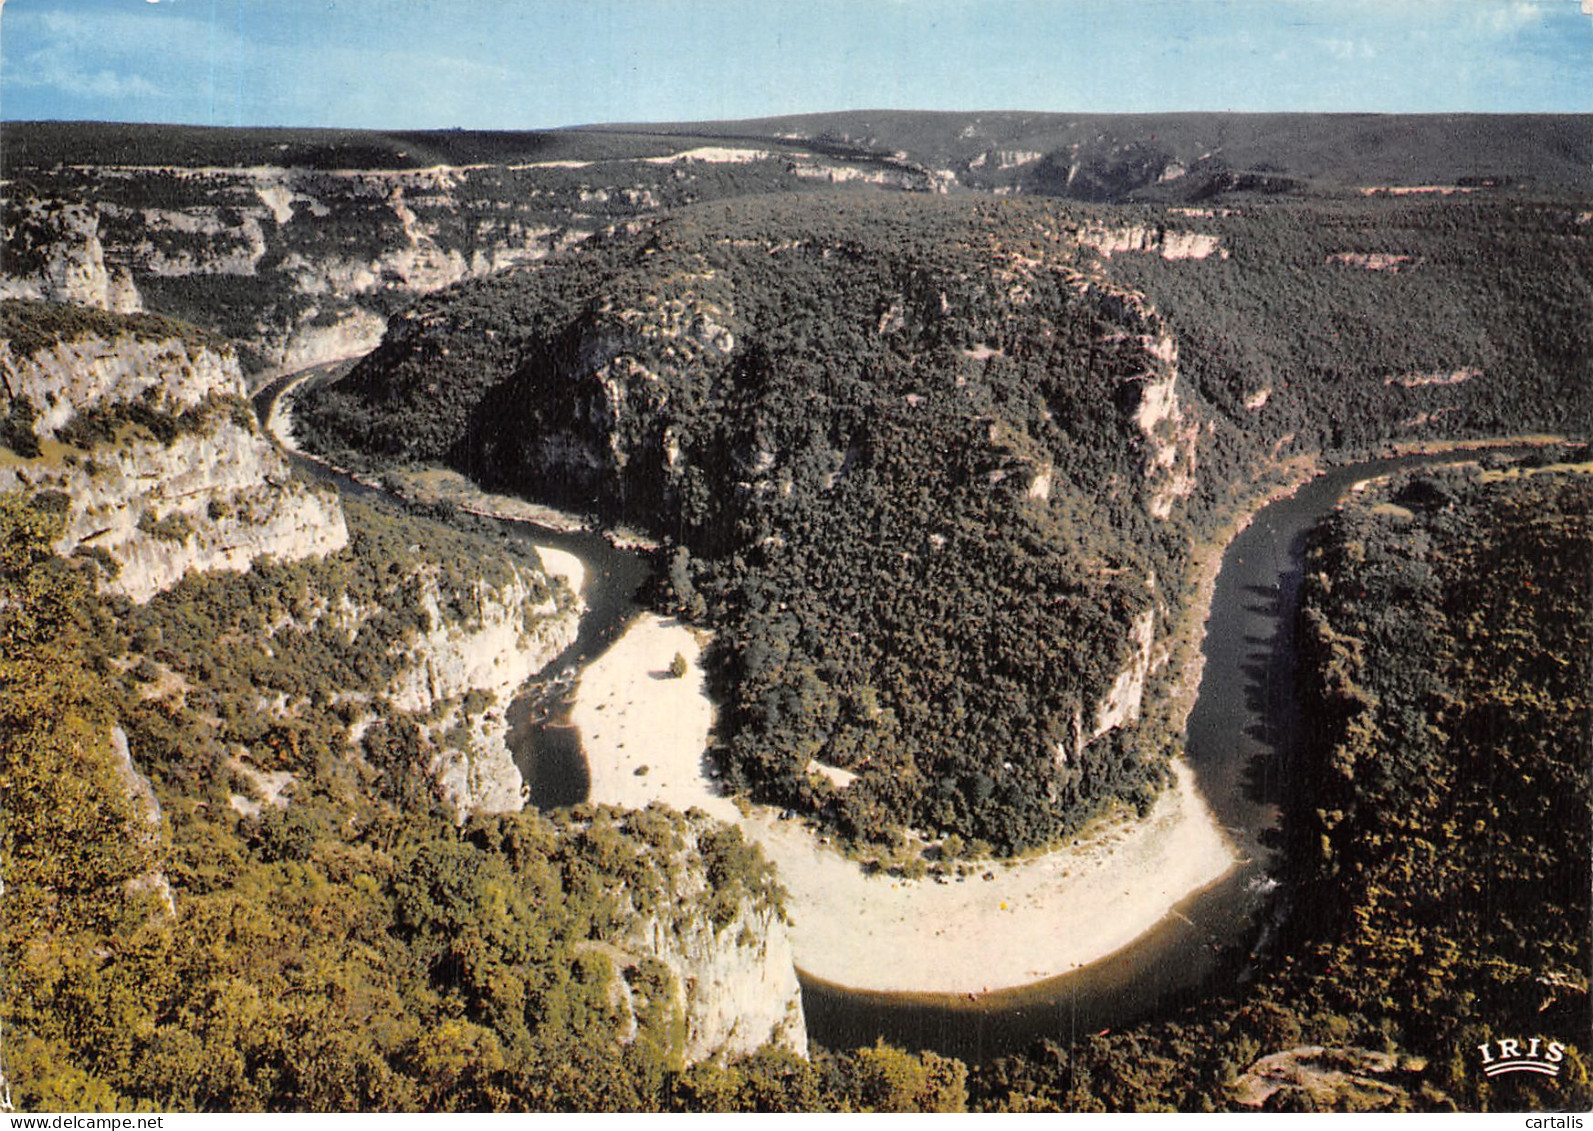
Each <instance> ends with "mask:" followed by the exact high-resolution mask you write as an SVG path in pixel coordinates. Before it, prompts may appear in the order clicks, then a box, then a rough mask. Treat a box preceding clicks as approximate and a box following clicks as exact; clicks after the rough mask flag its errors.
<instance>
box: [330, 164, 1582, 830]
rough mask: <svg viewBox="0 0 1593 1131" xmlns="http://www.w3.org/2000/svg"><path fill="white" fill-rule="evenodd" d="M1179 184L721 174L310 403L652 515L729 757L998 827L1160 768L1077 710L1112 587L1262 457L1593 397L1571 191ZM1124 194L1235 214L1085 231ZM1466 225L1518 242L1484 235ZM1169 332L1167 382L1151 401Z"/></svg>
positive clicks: (1118, 603) (353, 442)
mask: <svg viewBox="0 0 1593 1131" xmlns="http://www.w3.org/2000/svg"><path fill="white" fill-rule="evenodd" d="M1167 219H1168V218H1167V215H1166V213H1157V212H1151V211H1149V210H1136V209H1118V210H1113V211H1111V212H1104V211H1097V210H1089V209H1079V208H1073V207H1070V208H1065V209H1064V208H1060V207H1058V206H1055V205H1046V204H1037V203H1020V202H999V201H989V200H983V201H978V200H968V199H961V200H955V199H954V200H935V199H925V198H904V197H895V198H890V197H881V196H872V197H860V196H856V195H839V196H835V195H829V196H826V195H820V196H803V197H800V198H788V199H785V200H769V199H754V200H740V201H735V202H723V203H718V204H714V205H707V206H700V207H698V208H695V209H691V210H687V211H684V212H680V213H677V214H675V215H674V216H672V217H671V218H669V219H667V220H665V221H662V222H660V223H658V224H656V225H654V226H652V227H650V228H649V229H648V230H647V231H646V233H645V234H644V235H641V236H638V237H636V238H630V239H612V240H606V241H601V242H599V243H598V244H597V245H595V246H588V247H586V248H584V249H582V250H581V251H579V252H578V253H575V254H572V255H570V256H567V257H565V258H564V259H563V260H562V261H561V262H559V263H557V264H556V265H553V266H550V267H546V268H536V269H528V270H523V271H518V272H511V273H509V274H506V275H500V276H498V277H495V278H493V279H489V280H483V281H480V282H477V283H472V284H467V285H464V286H461V287H458V288H454V289H452V290H450V291H449V292H446V293H445V294H443V295H441V296H438V297H436V298H434V299H431V300H428V301H425V302H423V303H421V304H419V305H418V306H417V307H415V308H414V309H413V310H411V311H409V312H407V313H406V314H405V315H403V316H401V317H400V318H398V319H396V320H395V322H394V323H393V325H392V326H391V328H390V330H389V333H388V336H387V339H386V340H385V342H384V344H383V345H382V347H381V348H380V349H378V350H377V351H376V352H375V353H373V354H372V355H371V356H369V357H368V358H366V359H365V361H364V362H362V363H361V365H359V366H358V367H356V369H355V370H354V371H353V372H352V373H351V374H350V375H349V376H348V378H346V379H345V380H344V381H343V382H341V383H340V384H338V385H337V386H335V387H330V388H327V389H323V390H320V391H318V392H317V393H315V394H312V395H311V396H310V397H308V398H306V403H305V405H304V408H303V411H302V413H301V417H300V419H301V421H302V427H303V428H304V430H305V433H306V435H307V436H308V437H309V439H310V441H311V443H312V444H318V445H320V446H322V447H324V448H326V449H327V450H329V451H334V452H336V453H337V455H338V456H339V458H342V459H349V460H355V461H358V460H360V459H362V458H363V459H365V460H366V461H370V462H373V463H374V464H377V465H379V464H381V463H383V462H385V461H392V460H399V461H447V462H449V463H451V464H452V465H453V466H455V467H457V468H459V469H460V470H462V471H465V472H466V473H468V474H470V475H471V476H472V477H474V478H476V479H478V480H480V481H482V482H485V483H487V484H489V485H492V486H495V487H500V488H506V489H510V490H514V491H519V492H522V493H525V494H527V495H529V496H531V497H534V498H539V499H543V500H547V501H552V502H556V503H559V504H562V505H565V506H568V507H571V508H573V509H576V510H578V511H589V512H595V513H596V514H598V515H600V516H602V517H604V518H605V519H608V520H625V521H628V522H632V523H636V524H639V525H642V526H644V527H646V528H649V529H651V530H653V531H654V532H656V533H658V534H661V535H663V536H664V537H665V538H666V539H668V540H669V542H670V543H671V547H672V548H671V550H670V552H669V554H668V555H667V560H666V561H665V563H663V564H664V571H665V572H666V574H667V577H668V580H669V584H668V586H667V587H666V589H665V592H664V593H663V595H662V598H661V599H662V601H663V602H664V603H665V604H666V605H667V606H669V607H671V608H674V609H678V610H680V611H682V612H684V613H686V614H687V615H688V616H690V617H692V618H693V619H695V620H697V621H699V622H702V623H705V624H708V625H710V626H711V627H713V628H714V629H715V631H716V634H717V635H716V645H715V671H716V675H717V679H718V687H719V691H720V694H721V697H722V700H723V701H724V703H725V711H724V714H723V715H722V716H721V726H720V734H719V747H718V756H719V758H720V760H721V762H722V763H723V765H724V768H725V769H726V771H727V773H728V776H729V780H730V781H731V783H732V784H733V785H737V786H746V787H749V788H750V789H751V790H752V791H753V793H754V795H755V796H758V797H760V798H762V799H765V800H770V801H774V802H777V803H779V804H782V805H787V806H791V807H793V808H797V809H800V810H803V811H805V812H809V813H812V814H815V815H816V816H818V817H819V818H820V819H822V820H823V821H825V822H826V823H828V824H830V825H832V826H833V827H834V828H836V829H838V830H839V831H841V832H842V833H843V834H845V835H848V836H850V837H854V838H862V839H888V838H889V837H891V836H893V835H894V833H893V830H894V829H895V828H896V827H897V826H899V825H901V824H911V825H913V826H915V827H918V828H921V829H925V830H928V831H930V832H936V831H941V832H956V833H958V834H959V835H961V836H962V837H964V838H965V839H978V840H981V841H984V842H987V843H989V844H991V845H993V846H994V847H995V848H996V849H997V850H998V851H1003V852H1007V851H1014V850H1018V849H1022V848H1024V847H1027V846H1030V845H1034V844H1038V843H1043V842H1045V841H1046V840H1048V839H1051V838H1053V837H1055V836H1057V835H1058V834H1061V833H1065V832H1067V831H1069V830H1070V829H1072V828H1074V827H1076V826H1077V824H1078V822H1079V821H1080V820H1082V819H1084V818H1086V817H1087V816H1088V815H1089V814H1091V813H1092V812H1094V811H1096V810H1097V809H1098V807H1099V806H1100V805H1101V804H1102V803H1103V802H1105V801H1107V800H1112V799H1116V800H1122V801H1127V802H1129V803H1131V804H1135V805H1140V806H1143V805H1144V804H1146V803H1147V802H1148V799H1149V797H1150V796H1151V795H1152V794H1153V792H1154V790H1155V788H1156V787H1157V785H1158V784H1159V781H1160V776H1161V773H1162V767H1163V765H1164V764H1165V753H1166V751H1167V750H1168V749H1169V746H1170V743H1171V742H1172V741H1173V736H1170V735H1168V734H1165V733H1161V732H1160V731H1159V730H1158V729H1157V728H1155V727H1151V726H1140V727H1138V728H1120V729H1117V730H1112V731H1110V732H1108V733H1107V734H1105V735H1104V736H1103V737H1101V738H1100V739H1098V740H1097V741H1095V742H1094V743H1091V744H1089V745H1088V748H1087V751H1085V750H1083V745H1084V744H1083V743H1082V741H1081V734H1080V731H1081V730H1083V731H1085V732H1088V731H1090V730H1092V729H1093V728H1092V726H1091V723H1092V721H1093V718H1094V716H1095V710H1096V707H1095V705H1096V704H1097V703H1098V702H1100V700H1101V698H1102V696H1103V695H1104V694H1105V691H1106V689H1107V688H1108V687H1109V686H1110V685H1111V683H1112V680H1113V679H1114V677H1115V676H1116V675H1117V673H1118V672H1119V671H1120V670H1122V668H1123V665H1124V663H1125V661H1126V659H1127V656H1128V654H1129V649H1128V648H1127V646H1126V644H1127V641H1126V639H1125V638H1126V635H1127V634H1126V628H1127V625H1128V624H1129V623H1130V622H1131V621H1133V620H1134V618H1135V617H1137V616H1140V615H1142V614H1143V613H1144V612H1146V611H1147V610H1153V615H1154V616H1155V617H1157V618H1160V619H1159V620H1158V621H1157V623H1158V624H1159V625H1165V623H1166V622H1167V620H1168V619H1169V618H1171V617H1175V616H1176V615H1177V613H1178V611H1179V609H1180V607H1181V601H1182V598H1183V593H1182V589H1181V587H1182V584H1183V577H1184V574H1185V560H1186V558H1187V555H1188V553H1189V550H1190V548H1191V546H1192V545H1193V543H1194V542H1195V541H1196V540H1197V539H1198V538H1199V537H1201V536H1202V535H1204V534H1205V533H1207V532H1208V531H1209V530H1210V528H1211V525H1212V523H1213V520H1214V519H1215V518H1216V517H1218V516H1221V515H1223V514H1225V513H1228V512H1229V511H1231V509H1232V507H1233V506H1234V505H1235V503H1236V502H1237V501H1238V500H1239V499H1240V497H1241V495H1242V494H1243V493H1244V491H1245V490H1246V481H1247V480H1251V479H1255V478H1257V477H1261V476H1264V475H1265V468H1266V467H1267V466H1268V465H1269V464H1270V463H1271V462H1272V461H1274V460H1276V459H1277V458H1279V457H1280V456H1283V455H1286V454H1289V453H1294V452H1316V451H1321V450H1323V449H1337V450H1340V451H1344V450H1355V449H1369V448H1372V447H1375V446H1377V445H1380V444H1387V443H1392V442H1402V441H1418V442H1419V441H1427V440H1431V439H1434V438H1440V437H1445V438H1447V437H1453V436H1467V435H1472V436H1486V435H1492V434H1499V433H1503V432H1520V431H1523V430H1532V429H1566V430H1571V431H1577V432H1581V431H1585V430H1586V428H1587V427H1588V424H1589V421H1593V385H1590V384H1589V382H1588V381H1587V380H1586V372H1585V358H1586V357H1588V356H1593V340H1590V338H1589V334H1590V330H1589V324H1588V321H1587V319H1586V318H1585V317H1584V316H1583V315H1584V314H1585V311H1586V309H1587V308H1588V306H1589V305H1590V304H1593V293H1590V292H1589V289H1588V288H1589V286H1590V285H1593V284H1590V283H1589V281H1588V280H1589V279H1590V278H1593V271H1590V270H1589V258H1590V252H1589V244H1588V239H1587V234H1586V231H1585V228H1586V225H1585V224H1583V223H1582V222H1581V221H1580V220H1579V219H1578V216H1577V214H1576V213H1574V212H1573V211H1572V210H1570V209H1569V208H1568V207H1566V206H1564V205H1550V204H1523V203H1520V202H1517V203H1515V204H1512V205H1510V206H1508V207H1506V206H1504V205H1501V204H1499V203H1497V202H1493V201H1490V200H1483V201H1475V202H1474V201H1471V200H1469V199H1459V200H1449V199H1444V200H1441V201H1438V202H1436V203H1434V202H1421V203H1410V202H1409V201H1406V200H1405V199H1403V198H1395V199H1392V200H1384V199H1364V200H1356V201H1353V202H1350V201H1339V202H1333V201H1327V202H1317V203H1313V204H1310V205H1306V204H1296V203H1293V202H1283V203H1279V204H1277V205H1276V206H1271V207H1268V208H1257V209H1253V210H1252V209H1245V210H1241V211H1240V212H1239V213H1237V214H1233V215H1227V214H1224V215H1218V214H1216V213H1213V214H1212V215H1210V216H1190V217H1185V218H1184V219H1183V220H1180V221H1179V224H1178V226H1177V227H1176V228H1174V227H1170V226H1169V225H1168V223H1167ZM1185 221H1187V225H1188V226H1187V227H1186V226H1185ZM1103 228H1106V229H1108V230H1122V231H1136V230H1144V231H1149V232H1152V233H1155V234H1156V235H1157V236H1158V238H1159V237H1160V236H1161V235H1162V234H1163V233H1169V232H1196V233H1198V234H1201V235H1204V236H1208V237H1210V238H1211V239H1213V240H1214V241H1215V242H1214V244H1213V245H1212V246H1213V247H1214V248H1215V252H1213V253H1212V254H1208V255H1207V257H1206V258H1203V259H1198V260H1193V259H1183V260H1178V259H1166V258H1163V257H1162V256H1160V255H1154V254H1151V255H1147V254H1143V253H1140V254H1133V253H1119V254H1117V255H1116V256H1114V257H1112V258H1111V259H1110V260H1109V261H1108V262H1106V263H1105V264H1104V265H1103V266H1097V265H1096V261H1095V258H1094V254H1093V252H1092V251H1091V250H1090V246H1089V243H1088V241H1089V240H1091V239H1095V238H1098V237H1097V236H1095V235H1092V233H1097V232H1099V231H1100V230H1102V229H1103ZM1479 242H1480V244H1481V245H1482V246H1484V247H1486V248H1487V249H1489V252H1490V254H1492V255H1494V256H1495V260H1496V262H1497V263H1498V264H1500V265H1501V269H1500V270H1498V271H1489V272H1477V271H1475V270H1474V268H1473V267H1472V262H1473V261H1472V260H1471V259H1470V258H1469V257H1470V256H1471V255H1474V254H1475V249H1476V248H1477V246H1478V245H1479ZM1373 255H1386V256H1389V257H1392V262H1393V265H1394V266H1396V267H1399V268H1401V269H1399V270H1382V269H1371V268H1368V267H1365V266H1360V265H1359V264H1362V263H1365V262H1372V263H1374V264H1378V265H1381V264H1382V261H1381V260H1366V259H1357V258H1356V257H1358V256H1359V257H1366V256H1373ZM1346 257H1348V258H1346ZM1166 333H1171V334H1172V335H1173V340H1175V341H1176V343H1177V346H1176V348H1177V353H1176V363H1175V362H1173V361H1171V360H1169V359H1168V358H1161V359H1158V358H1157V356H1156V355H1155V354H1154V352H1153V351H1155V350H1157V349H1162V348H1163V346H1162V344H1161V343H1162V342H1163V341H1164V340H1165V339H1163V338H1162V337H1161V336H1162V335H1164V334H1166ZM1175 368H1176V372H1177V374H1178V384H1177V389H1178V395H1179V397H1180V398H1181V399H1182V404H1181V406H1180V408H1179V410H1178V411H1177V412H1176V413H1172V412H1168V411H1166V409H1165V406H1164V408H1163V411H1162V413H1161V414H1160V415H1161V418H1160V419H1158V420H1157V421H1156V423H1155V424H1154V426H1153V428H1152V429H1151V430H1150V431H1149V432H1148V433H1147V432H1144V431H1142V430H1141V429H1140V428H1137V427H1136V425H1135V415H1136V414H1137V413H1139V412H1140V411H1141V409H1142V408H1143V407H1144V405H1145V404H1146V403H1147V398H1150V397H1153V396H1154V395H1155V394H1154V393H1153V392H1150V391H1147V389H1148V386H1150V385H1153V384H1154V383H1155V382H1156V381H1157V380H1158V377H1159V376H1160V375H1167V374H1170V373H1171V372H1172V371H1173V370H1174V369H1175ZM1158 467H1160V469H1161V470H1160V471H1158V470H1157V468H1158ZM1180 469H1183V470H1185V471H1187V474H1188V480H1187V481H1186V482H1185V483H1184V484H1183V487H1184V489H1185V490H1186V491H1187V492H1188V494H1187V497H1184V496H1181V495H1180V496H1176V497H1174V496H1173V495H1172V494H1170V491H1171V488H1172V481H1173V480H1175V479H1176V477H1177V474H1178V472H1179V470H1180ZM1158 476H1160V478H1158ZM1042 481H1043V484H1044V485H1043V487H1041V486H1039V484H1041V482H1042ZM1158 505H1159V506H1160V507H1161V508H1162V512H1164V513H1165V514H1166V516H1167V517H1166V518H1165V519H1158V518H1156V517H1153V513H1152V512H1153V508H1155V507H1157V506H1158ZM1153 577H1154V578H1155V579H1156V582H1157V585H1158V588H1157V589H1156V590H1155V591H1154V593H1153V592H1152V589H1151V584H1150V579H1151V578H1153ZM812 760H817V761H819V762H821V763H827V764H832V765H837V766H840V767H842V768H845V769H848V770H851V771H854V772H857V773H859V774H860V775H861V780H860V781H859V782H858V783H857V784H856V785H854V786H852V787H850V788H848V789H846V790H844V791H836V790H834V789H832V788H831V787H830V786H829V784H828V783H827V782H826V781H825V780H824V779H823V778H821V777H818V776H816V775H813V774H811V773H808V772H806V771H807V768H808V766H809V763H810V761H812Z"/></svg>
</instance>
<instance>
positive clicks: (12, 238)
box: [0, 200, 144, 314]
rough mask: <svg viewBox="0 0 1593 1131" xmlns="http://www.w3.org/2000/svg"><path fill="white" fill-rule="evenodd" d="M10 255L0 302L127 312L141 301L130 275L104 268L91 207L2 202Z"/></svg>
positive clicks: (0, 286)
mask: <svg viewBox="0 0 1593 1131" xmlns="http://www.w3.org/2000/svg"><path fill="white" fill-rule="evenodd" d="M7 206H8V207H7V211H8V213H9V216H8V218H7V221H6V225H5V229H6V230H5V242H6V245H7V247H8V249H15V250H17V251H20V252H21V254H15V253H13V254H11V255H9V256H8V257H7V258H8V262H7V264H6V268H5V273H4V274H3V275H0V298H31V299H43V300H45V301H48V302H71V303H76V304H78V305H80V306H92V307H95V308H97V309H99V310H109V311H114V312H116V313H118V314H131V313H134V312H136V311H139V310H142V309H143V308H144V307H143V300H142V299H141V298H140V296H139V293H138V287H137V285H136V284H135V283H134V281H133V276H132V273H131V272H130V271H129V270H128V269H127V268H126V267H125V266H123V267H118V268H115V269H112V268H110V267H107V266H106V262H105V246H104V244H103V243H102V242H101V241H100V211H99V209H98V208H97V207H95V206H94V205H92V204H82V203H72V204H68V203H63V202H60V201H40V200H27V201H25V202H22V203H21V204H20V206H19V205H18V202H16V201H8V202H7Z"/></svg>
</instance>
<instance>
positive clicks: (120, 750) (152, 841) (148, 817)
mask: <svg viewBox="0 0 1593 1131" xmlns="http://www.w3.org/2000/svg"><path fill="white" fill-rule="evenodd" d="M111 754H112V756H113V758H114V759H115V762H116V772H117V776H118V777H120V778H121V781H122V786H123V788H124V789H125V790H126V791H127V797H128V800H129V801H131V802H132V803H133V811H134V813H136V814H137V815H138V817H140V818H141V819H142V820H143V822H144V824H145V826H146V829H145V832H144V833H143V838H144V839H145V841H146V843H148V844H149V845H151V846H156V847H158V846H159V844H160V839H161V835H160V831H161V823H162V820H163V815H162V813H161V811H160V801H159V800H158V799H157V798H156V797H155V788H154V786H152V785H150V784H149V779H148V778H146V777H145V776H144V775H143V774H141V773H139V772H138V767H137V766H135V765H133V754H132V751H131V750H129V749H128V746H127V732H126V731H124V730H123V729H122V728H121V727H119V726H113V727H112V728H111ZM126 887H127V890H128V891H129V892H139V891H153V892H155V893H156V894H157V895H158V896H159V897H160V900H161V902H162V903H163V904H165V906H166V914H167V915H172V916H175V915H176V914H177V901H176V900H175V899H174V898H173V897H172V891H171V883H170V881H168V880H167V879H166V873H164V872H162V871H161V870H160V869H158V868H151V869H150V870H149V871H147V872H145V873H144V874H143V875H141V876H134V877H133V878H132V879H130V880H128V881H127V884H126Z"/></svg>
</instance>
